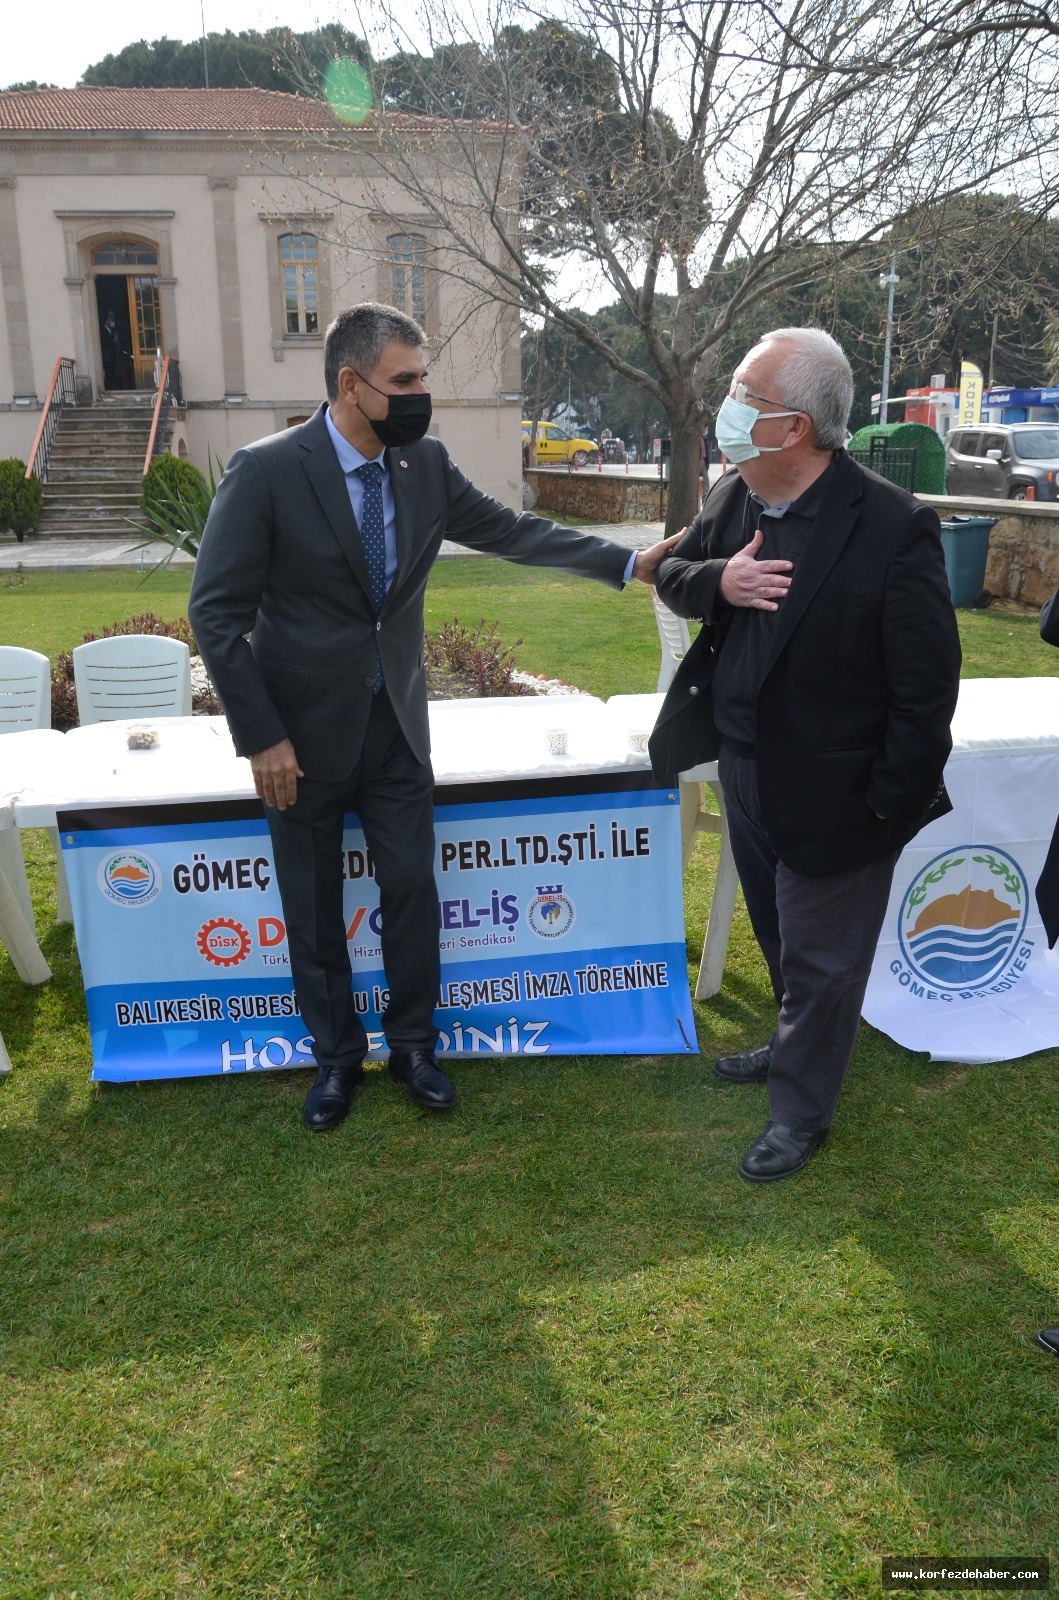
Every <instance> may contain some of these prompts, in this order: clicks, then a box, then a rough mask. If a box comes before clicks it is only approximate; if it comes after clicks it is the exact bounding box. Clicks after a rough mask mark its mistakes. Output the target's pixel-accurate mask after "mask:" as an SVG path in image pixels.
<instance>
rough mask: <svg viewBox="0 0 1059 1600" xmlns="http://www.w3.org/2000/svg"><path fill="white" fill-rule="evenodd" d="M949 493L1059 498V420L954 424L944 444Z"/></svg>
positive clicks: (997, 496) (1012, 497)
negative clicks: (976, 424) (974, 426)
mask: <svg viewBox="0 0 1059 1600" xmlns="http://www.w3.org/2000/svg"><path fill="white" fill-rule="evenodd" d="M945 460H946V480H947V484H948V492H949V493H950V494H966V495H981V496H985V497H988V498H990V499H993V498H995V499H998V500H1059V426H1056V425H1055V424H1054V423H1046V422H1013V423H1008V424H1000V423H990V424H987V425H984V426H981V427H978V428H957V429H956V430H955V431H954V432H953V433H950V435H949V438H948V442H947V444H946V447H945Z"/></svg>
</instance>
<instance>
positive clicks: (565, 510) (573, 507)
mask: <svg viewBox="0 0 1059 1600" xmlns="http://www.w3.org/2000/svg"><path fill="white" fill-rule="evenodd" d="M523 476H524V478H525V479H526V482H527V483H528V484H529V485H530V488H531V490H532V492H533V497H534V505H535V506H537V507H538V509H539V510H541V511H552V512H557V513H558V514H559V516H561V517H585V518H587V520H588V521H589V522H661V521H663V520H664V518H665V504H666V494H667V490H666V487H665V486H664V485H660V484H659V483H658V482H657V481H656V482H651V481H650V480H649V479H647V480H645V479H643V478H622V477H613V476H611V475H610V474H608V473H597V472H593V471H592V469H591V467H589V468H586V470H585V471H584V472H565V471H558V472H557V471H556V470H555V469H554V468H548V467H528V468H527V469H526V470H525V472H524V473H523Z"/></svg>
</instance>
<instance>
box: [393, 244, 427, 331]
mask: <svg viewBox="0 0 1059 1600" xmlns="http://www.w3.org/2000/svg"><path fill="white" fill-rule="evenodd" d="M386 259H387V263H388V265H389V271H390V300H391V302H392V304H393V305H395V306H396V307H397V309H398V311H403V312H404V314H405V316H406V317H411V318H412V319H413V320H414V321H415V322H418V323H419V326H420V327H421V328H422V327H424V326H425V325H426V320H427V269H426V259H427V242H426V240H425V239H424V238H423V236H422V234H418V233H391V234H390V236H389V238H388V239H387V241H386Z"/></svg>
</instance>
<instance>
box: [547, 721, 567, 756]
mask: <svg viewBox="0 0 1059 1600" xmlns="http://www.w3.org/2000/svg"><path fill="white" fill-rule="evenodd" d="M548 750H549V752H550V754H552V755H553V756H565V754H566V729H565V728H549V729H548Z"/></svg>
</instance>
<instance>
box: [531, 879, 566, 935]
mask: <svg viewBox="0 0 1059 1600" xmlns="http://www.w3.org/2000/svg"><path fill="white" fill-rule="evenodd" d="M526 921H527V922H528V923H529V925H530V927H531V928H532V929H533V931H534V933H535V934H536V935H537V937H538V938H539V939H561V938H562V936H563V934H564V933H569V932H570V929H571V928H572V927H573V925H574V902H573V901H572V900H571V899H570V898H569V896H568V895H565V894H563V886H562V884H561V883H539V884H538V885H537V898H536V899H535V900H531V901H530V904H529V910H528V911H527V912H526Z"/></svg>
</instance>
